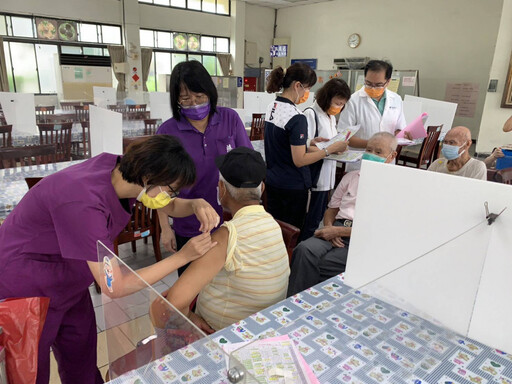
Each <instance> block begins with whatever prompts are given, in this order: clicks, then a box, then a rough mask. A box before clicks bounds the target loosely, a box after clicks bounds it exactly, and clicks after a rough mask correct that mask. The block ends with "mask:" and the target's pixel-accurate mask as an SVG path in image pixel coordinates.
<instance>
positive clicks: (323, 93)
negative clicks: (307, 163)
mask: <svg viewBox="0 0 512 384" xmlns="http://www.w3.org/2000/svg"><path fill="white" fill-rule="evenodd" d="M350 94H351V92H350V88H349V86H348V85H347V83H346V82H345V81H344V80H342V79H339V78H334V79H331V80H329V81H328V82H327V83H325V85H324V86H323V87H322V88H320V90H319V91H318V92H317V93H316V98H315V99H316V100H315V102H314V103H313V105H312V107H311V108H307V109H306V110H304V112H303V113H304V115H305V116H306V119H307V121H308V139H310V140H311V139H314V138H315V137H322V138H325V139H331V138H333V137H334V136H336V134H337V133H338V132H337V130H336V118H335V116H336V115H337V114H338V113H340V112H341V111H342V110H343V107H344V106H345V104H346V103H347V102H348V100H349V99H350ZM308 141H309V140H308ZM308 147H309V143H308ZM314 149H316V147H314V148H313V150H314ZM320 162H321V163H322V165H321V169H320V173H319V176H318V181H316V184H315V180H312V183H313V188H312V190H311V199H310V203H309V209H308V213H307V215H306V220H305V223H304V226H303V228H302V231H301V235H300V239H299V240H300V241H301V240H306V239H308V238H310V237H311V236H313V234H314V232H315V230H316V229H317V228H318V224H320V221H321V220H322V218H323V216H324V213H325V209H326V207H327V203H328V202H329V192H330V191H331V190H332V189H334V187H335V185H334V179H335V176H336V161H333V160H328V159H326V160H320ZM318 165H320V164H318ZM310 169H311V170H314V169H315V166H314V165H313V166H312V167H310ZM314 173H315V171H313V172H311V177H312V178H314ZM317 174H318V173H317Z"/></svg>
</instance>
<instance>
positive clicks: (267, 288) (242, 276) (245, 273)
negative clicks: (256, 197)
mask: <svg viewBox="0 0 512 384" xmlns="http://www.w3.org/2000/svg"><path fill="white" fill-rule="evenodd" d="M223 226H225V227H226V228H227V229H228V231H229V238H228V246H227V257H226V262H225V264H224V267H223V268H222V270H221V271H220V272H219V273H218V274H217V275H216V276H215V277H214V278H213V280H212V281H211V282H210V283H209V284H208V285H207V286H205V287H204V288H203V289H202V290H201V292H200V293H199V297H198V299H197V307H196V313H197V314H199V315H200V316H201V317H203V319H205V320H206V322H208V324H210V326H211V327H212V328H213V329H215V330H219V329H222V328H225V327H227V326H228V325H230V324H232V323H235V322H237V321H239V320H241V319H244V318H246V317H247V316H249V315H251V314H253V313H255V312H258V311H260V310H262V309H265V308H267V307H268V306H270V305H273V304H275V303H277V302H278V301H281V300H283V299H284V298H285V297H286V290H287V288H288V276H289V275H290V267H289V264H288V253H287V252H286V247H285V245H284V242H283V235H282V233H281V228H280V227H279V224H277V222H276V221H275V220H274V218H273V217H272V216H271V215H270V214H269V213H267V212H265V209H264V208H263V207H262V206H261V205H249V206H246V207H243V208H242V209H240V210H239V211H238V212H236V214H235V216H234V217H233V219H232V220H230V221H229V222H226V223H224V224H223Z"/></svg>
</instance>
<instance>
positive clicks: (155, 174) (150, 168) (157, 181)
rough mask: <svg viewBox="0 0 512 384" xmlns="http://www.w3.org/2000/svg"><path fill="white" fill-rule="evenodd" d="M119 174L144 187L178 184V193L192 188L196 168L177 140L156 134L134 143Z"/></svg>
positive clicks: (123, 158) (126, 154) (121, 163)
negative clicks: (180, 190) (187, 187)
mask: <svg viewBox="0 0 512 384" xmlns="http://www.w3.org/2000/svg"><path fill="white" fill-rule="evenodd" d="M119 171H120V172H121V176H122V177H123V179H124V180H126V181H127V182H129V183H133V184H138V185H140V186H144V180H143V179H144V178H147V185H159V186H163V185H169V184H172V183H175V182H178V183H179V185H178V190H179V189H181V188H183V187H185V186H189V185H192V184H193V183H194V181H195V179H196V167H195V165H194V161H193V160H192V158H191V157H190V155H189V154H188V153H187V152H186V151H185V148H183V146H182V145H181V142H180V140H179V139H178V138H177V137H174V136H170V135H154V136H150V137H148V138H147V139H144V140H139V141H136V142H134V143H133V144H131V145H130V146H129V147H128V148H127V150H126V153H125V155H124V156H123V157H122V158H121V161H120V163H119Z"/></svg>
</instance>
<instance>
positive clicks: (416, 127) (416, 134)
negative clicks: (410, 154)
mask: <svg viewBox="0 0 512 384" xmlns="http://www.w3.org/2000/svg"><path fill="white" fill-rule="evenodd" d="M427 117H428V114H427V113H425V112H424V113H422V114H421V115H419V116H418V117H417V118H415V119H414V120H413V121H412V122H411V124H409V125H407V127H405V128H404V129H402V130H401V131H400V132H398V134H397V135H396V137H397V138H402V139H403V138H405V132H409V134H410V135H411V137H412V139H424V138H425V137H427V132H426V131H425V126H424V124H425V121H426V120H427Z"/></svg>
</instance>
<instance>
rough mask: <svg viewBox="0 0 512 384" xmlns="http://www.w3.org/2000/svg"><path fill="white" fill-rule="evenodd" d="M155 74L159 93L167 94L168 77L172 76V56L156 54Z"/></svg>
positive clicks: (166, 53)
mask: <svg viewBox="0 0 512 384" xmlns="http://www.w3.org/2000/svg"><path fill="white" fill-rule="evenodd" d="M154 59H155V73H156V84H157V87H156V88H157V91H158V92H165V87H166V76H167V75H170V74H171V54H170V53H169V52H155V56H154Z"/></svg>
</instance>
